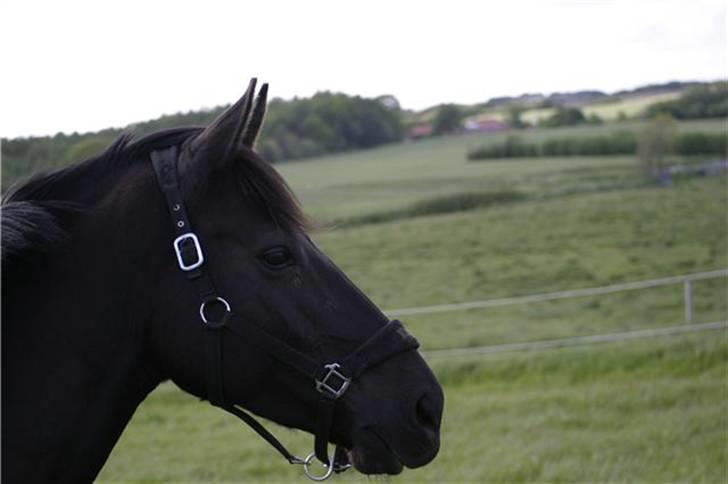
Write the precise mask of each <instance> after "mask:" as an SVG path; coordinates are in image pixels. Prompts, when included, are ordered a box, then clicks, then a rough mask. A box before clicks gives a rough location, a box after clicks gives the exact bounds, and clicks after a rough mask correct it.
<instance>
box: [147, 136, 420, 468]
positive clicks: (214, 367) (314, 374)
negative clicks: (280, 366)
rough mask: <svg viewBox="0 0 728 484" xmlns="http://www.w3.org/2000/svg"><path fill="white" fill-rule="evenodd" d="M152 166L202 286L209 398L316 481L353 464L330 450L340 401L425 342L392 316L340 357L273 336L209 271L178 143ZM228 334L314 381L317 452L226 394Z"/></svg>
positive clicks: (178, 242)
mask: <svg viewBox="0 0 728 484" xmlns="http://www.w3.org/2000/svg"><path fill="white" fill-rule="evenodd" d="M151 159H152V166H153V167H154V172H155V174H156V177H157V182H158V184H159V187H160V189H161V191H162V193H164V196H165V199H166V202H167V207H168V209H169V213H170V216H171V220H172V225H173V230H174V242H173V244H172V245H173V249H174V254H175V256H176V258H177V265H178V266H179V269H180V271H182V272H183V273H184V274H185V275H186V277H187V278H188V279H189V280H190V281H191V282H192V283H193V285H194V286H195V287H196V289H197V292H198V294H199V296H200V301H201V303H200V310H199V312H200V319H201V321H202V323H203V324H204V326H205V334H206V336H205V341H206V343H205V344H206V350H205V358H206V362H205V374H206V385H207V399H208V400H209V402H210V403H211V404H212V405H215V406H217V407H220V408H222V409H223V410H226V411H227V412H230V413H231V414H233V415H235V416H236V417H238V418H239V419H240V420H242V421H243V422H245V423H246V424H247V425H248V426H250V427H251V428H252V429H253V430H254V431H255V432H256V433H258V435H260V436H261V437H263V438H264V439H265V440H266V441H267V442H268V443H269V444H271V445H272V446H273V447H274V448H275V449H276V450H277V451H278V452H279V453H280V454H281V455H282V456H283V457H284V458H285V459H286V460H287V461H288V462H289V463H291V464H301V465H303V466H304V471H305V473H306V476H308V477H309V478H310V479H312V480H325V479H327V478H328V477H329V476H331V474H332V472H342V471H344V470H346V469H347V468H348V467H350V464H349V463H348V457H347V456H346V452H345V450H344V449H343V448H341V447H337V448H336V451H335V453H334V457H333V458H330V457H329V455H328V443H329V436H330V434H331V427H332V424H333V418H334V409H335V404H336V401H337V400H338V399H339V398H341V397H342V396H343V395H344V394H345V393H346V391H347V390H348V389H349V387H350V385H351V384H352V383H353V382H354V381H355V380H356V379H357V378H358V377H359V376H360V375H361V374H362V373H363V372H365V371H366V370H368V369H369V368H371V367H373V366H375V365H377V364H379V363H382V362H383V361H385V360H388V359H390V358H392V357H394V356H396V355H398V354H400V353H403V352H406V351H410V350H415V349H417V348H418V347H419V343H418V342H417V340H416V339H415V338H414V337H413V336H411V335H410V334H409V333H407V331H406V330H405V328H404V326H402V323H400V322H399V321H390V322H389V323H387V324H386V325H384V326H383V327H382V328H381V329H379V330H378V331H377V332H376V333H375V334H374V335H372V336H371V337H370V338H369V339H368V340H366V341H365V342H364V343H363V344H362V345H361V346H359V347H358V348H357V349H356V350H354V351H353V352H352V353H351V354H350V355H348V356H347V357H345V358H344V359H343V360H341V361H339V362H321V361H318V360H315V359H314V358H312V357H310V356H308V355H306V354H304V353H301V352H300V351H298V350H297V349H295V348H293V347H291V346H290V345H288V344H287V343H285V342H284V341H283V340H281V339H279V338H277V337H275V336H273V335H271V334H270V333H268V332H267V331H266V330H265V329H263V328H262V327H260V326H258V325H256V324H252V323H246V322H243V321H242V320H241V319H240V318H238V317H236V316H235V313H234V312H233V310H232V308H231V307H230V304H229V303H228V302H227V301H226V300H225V299H223V298H222V297H221V296H219V295H218V293H217V291H216V289H215V285H214V283H213V281H212V279H211V277H210V276H209V275H208V274H207V273H206V271H205V258H204V251H203V250H202V245H201V243H200V240H199V238H198V236H197V234H195V233H194V232H193V231H192V226H191V224H190V221H189V217H188V216H187V212H186V210H185V207H184V201H183V199H182V194H181V191H180V189H179V182H178V179H177V147H176V146H172V147H169V148H166V149H163V150H158V151H153V152H152V153H151ZM225 334H232V335H235V336H237V337H239V338H240V339H241V340H242V341H244V342H245V343H247V344H250V345H251V346H255V347H258V348H263V349H264V350H265V351H266V352H267V353H268V354H269V355H271V356H273V357H274V358H276V359H277V360H279V361H280V362H282V363H284V364H285V365H287V366H288V367H289V368H290V369H292V370H293V371H296V372H298V373H299V374H301V375H302V376H304V377H306V378H308V379H310V380H311V383H312V385H311V386H312V389H314V390H315V391H317V392H318V393H319V394H320V395H319V403H318V411H317V420H318V423H317V425H316V434H315V440H314V452H313V453H311V454H309V455H308V456H307V457H306V458H305V459H302V458H299V457H296V456H294V455H293V454H291V453H290V452H289V451H288V449H286V447H285V446H284V445H283V444H281V442H280V441H279V440H278V439H276V438H275V437H274V436H273V434H271V433H270V432H268V430H266V429H265V427H263V426H262V425H261V424H260V422H258V421H257V420H256V419H255V418H254V417H253V416H252V415H250V414H249V413H247V412H245V411H244V410H243V409H242V408H240V407H239V406H237V405H235V404H234V403H231V402H228V401H227V400H226V398H225V388H224V385H223V382H224V378H223V364H222V363H223V341H224V336H225ZM314 456H315V457H316V458H317V459H318V460H319V461H321V463H322V464H323V465H324V467H325V468H326V472H325V474H324V475H314V474H313V473H312V472H311V470H310V465H311V463H312V461H313V458H314Z"/></svg>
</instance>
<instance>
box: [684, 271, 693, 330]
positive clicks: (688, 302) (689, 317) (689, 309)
mask: <svg viewBox="0 0 728 484" xmlns="http://www.w3.org/2000/svg"><path fill="white" fill-rule="evenodd" d="M683 299H685V323H686V324H691V323H692V322H693V281H691V280H690V279H686V280H685V284H684V285H683Z"/></svg>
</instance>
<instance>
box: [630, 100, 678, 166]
mask: <svg viewBox="0 0 728 484" xmlns="http://www.w3.org/2000/svg"><path fill="white" fill-rule="evenodd" d="M676 137H677V125H676V123H675V120H674V119H673V117H672V116H670V115H669V114H658V115H657V116H656V117H655V119H653V120H652V121H651V122H650V124H649V125H648V126H647V128H645V129H644V130H643V131H642V132H641V133H640V136H639V139H638V144H637V158H638V160H639V163H640V166H641V167H642V172H643V173H644V175H645V176H646V177H648V178H651V179H656V178H658V177H659V176H660V174H661V171H662V169H663V167H664V165H665V161H666V159H667V157H668V156H669V155H670V154H672V153H673V152H674V148H675V139H676Z"/></svg>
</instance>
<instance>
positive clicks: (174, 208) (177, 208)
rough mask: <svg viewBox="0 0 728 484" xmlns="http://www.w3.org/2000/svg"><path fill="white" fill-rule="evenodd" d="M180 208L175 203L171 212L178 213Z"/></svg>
mask: <svg viewBox="0 0 728 484" xmlns="http://www.w3.org/2000/svg"><path fill="white" fill-rule="evenodd" d="M180 208H182V207H180V205H179V203H175V204H174V207H172V210H174V211H175V212H179V209H180Z"/></svg>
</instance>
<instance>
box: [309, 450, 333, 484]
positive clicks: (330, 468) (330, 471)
mask: <svg viewBox="0 0 728 484" xmlns="http://www.w3.org/2000/svg"><path fill="white" fill-rule="evenodd" d="M314 457H316V453H315V452H311V453H310V454H308V457H306V459H305V460H304V461H303V472H305V473H306V477H308V478H309V479H311V480H312V481H316V482H321V481H325V480H326V479H328V478H329V477H331V474H333V472H334V462H333V459H332V458H331V457H329V465H325V464H324V468H325V469H326V474H324V475H322V476H317V475H315V474H312V473H311V472H310V471H309V470H308V468H309V466H310V465H311V462H313V458H314Z"/></svg>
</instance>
